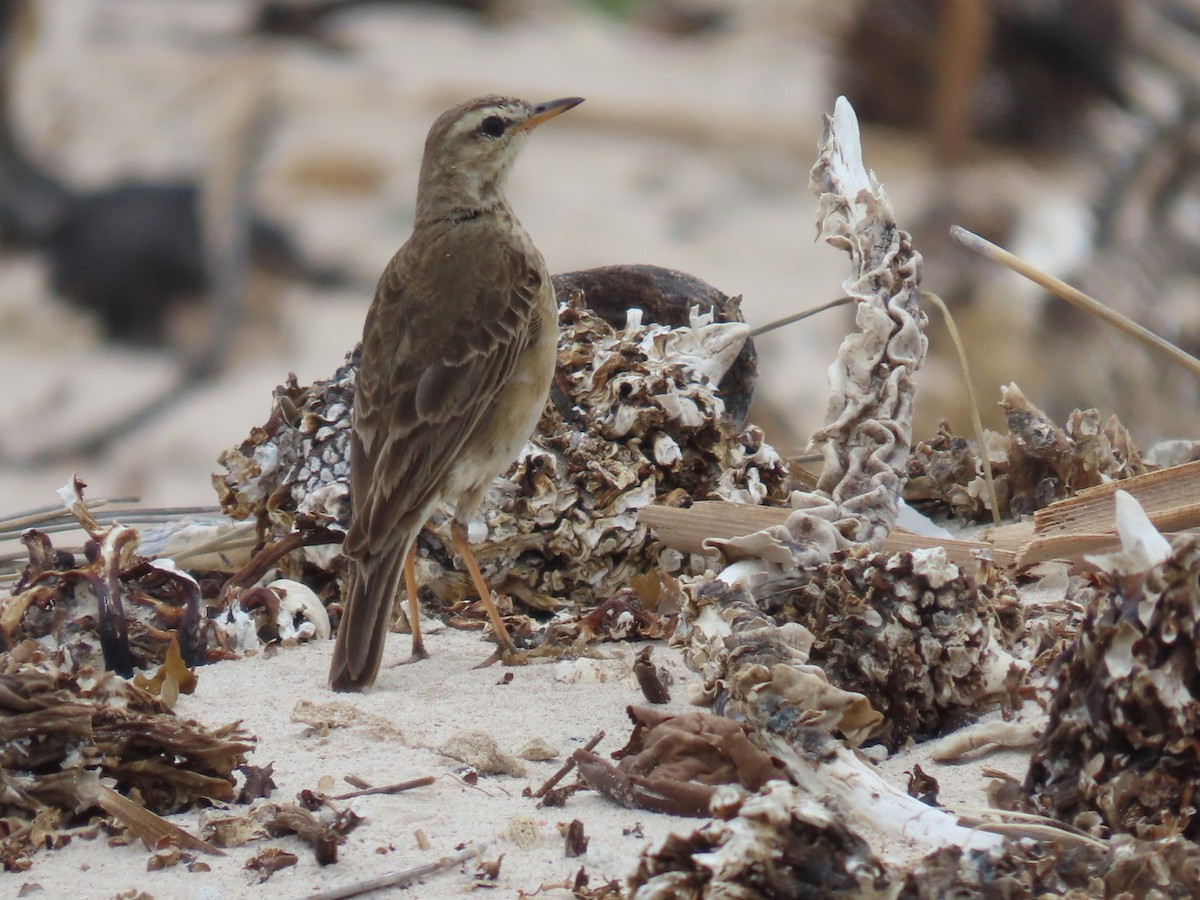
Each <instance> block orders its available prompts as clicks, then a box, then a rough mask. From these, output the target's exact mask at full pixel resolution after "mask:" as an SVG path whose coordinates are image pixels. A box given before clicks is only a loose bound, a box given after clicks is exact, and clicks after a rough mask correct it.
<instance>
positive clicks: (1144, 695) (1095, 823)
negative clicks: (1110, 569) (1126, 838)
mask: <svg viewBox="0 0 1200 900" xmlns="http://www.w3.org/2000/svg"><path fill="white" fill-rule="evenodd" d="M1198 584H1200V538H1197V537H1195V536H1194V535H1184V536H1180V537H1178V538H1176V540H1175V542H1174V544H1173V545H1172V548H1171V555H1170V558H1169V559H1167V560H1166V562H1165V563H1163V564H1162V565H1161V566H1156V567H1154V568H1151V569H1150V570H1149V571H1148V572H1146V573H1143V574H1125V575H1114V574H1105V575H1096V576H1093V577H1091V578H1090V579H1088V580H1087V581H1086V582H1078V583H1077V584H1076V586H1075V587H1074V588H1073V590H1072V592H1071V595H1072V596H1073V597H1074V599H1076V600H1077V601H1078V602H1084V603H1086V605H1087V615H1086V617H1085V619H1084V622H1083V624H1082V626H1081V628H1080V630H1079V634H1078V635H1077V636H1076V638H1075V640H1074V641H1073V642H1072V644H1071V645H1070V647H1069V648H1068V649H1067V651H1066V653H1064V655H1063V656H1062V657H1061V659H1060V660H1059V661H1058V663H1057V664H1056V665H1055V667H1054V669H1053V671H1052V673H1051V679H1050V685H1051V689H1052V691H1053V700H1052V702H1051V705H1050V722H1049V725H1048V727H1047V729H1046V732H1045V734H1044V735H1043V737H1042V738H1041V740H1040V741H1039V743H1038V745H1037V747H1036V749H1035V751H1034V754H1033V759H1032V760H1031V763H1030V767H1029V773H1028V775H1027V777H1026V781H1025V788H1026V791H1027V792H1028V793H1029V795H1030V800H1031V803H1032V804H1033V807H1034V808H1035V809H1037V810H1038V811H1042V812H1045V813H1047V814H1049V815H1052V816H1055V817H1056V818H1060V819H1062V820H1063V821H1065V822H1068V823H1071V824H1074V825H1075V826H1077V827H1079V828H1083V829H1085V830H1088V831H1090V832H1092V833H1096V834H1107V833H1118V834H1120V833H1127V834H1132V835H1134V836H1136V837H1139V838H1143V839H1152V838H1166V837H1169V836H1171V835H1177V834H1181V835H1183V836H1185V837H1187V838H1189V839H1192V840H1195V839H1196V838H1197V837H1198V836H1200V817H1198V816H1197V815H1196V812H1197V807H1196V803H1197V798H1196V796H1195V785H1196V783H1197V781H1200V763H1198V761H1197V755H1196V750H1195V748H1196V728H1197V722H1200V700H1198V699H1197V698H1200V674H1198V673H1200V588H1198Z"/></svg>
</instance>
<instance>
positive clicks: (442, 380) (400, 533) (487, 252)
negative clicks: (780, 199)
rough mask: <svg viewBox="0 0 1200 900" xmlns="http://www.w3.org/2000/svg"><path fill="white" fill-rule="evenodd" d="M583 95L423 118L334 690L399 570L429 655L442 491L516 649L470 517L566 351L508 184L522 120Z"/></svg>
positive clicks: (491, 607)
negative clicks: (424, 615)
mask: <svg viewBox="0 0 1200 900" xmlns="http://www.w3.org/2000/svg"><path fill="white" fill-rule="evenodd" d="M582 102H583V99H582V98H581V97H564V98H562V99H559V100H551V101H549V102H546V103H538V104H532V103H528V102H526V101H524V100H519V99H514V98H509V97H498V96H487V97H479V98H477V99H474V100H469V101H467V102H465V103H462V104H460V105H458V106H455V107H453V108H451V109H449V110H447V111H446V112H445V113H443V114H442V115H441V116H440V117H438V119H437V120H436V121H435V122H434V123H433V126H432V127H431V128H430V130H429V136H428V137H427V138H426V140H425V150H424V156H423V158H422V161H421V171H420V177H419V179H418V183H417V204H416V215H415V217H414V221H413V230H412V234H411V235H410V236H409V238H408V240H407V241H405V243H404V245H403V246H401V248H400V249H399V250H398V251H397V252H396V254H395V256H393V257H392V259H391V261H390V262H389V263H388V265H387V267H386V268H385V269H384V271H383V274H382V275H381V276H380V279H379V284H378V287H377V288H376V290H375V296H374V299H373V301H372V303H371V306H370V309H369V310H368V311H367V316H366V321H365V323H364V325H363V339H362V353H361V358H360V362H359V369H358V376H357V381H356V386H355V399H354V408H353V414H352V421H353V426H352V429H351V438H350V496H351V520H350V525H349V527H348V529H347V531H346V539H345V542H344V545H343V552H344V553H345V555H346V556H347V558H348V559H349V561H350V565H349V581H348V586H347V591H346V595H345V600H344V603H343V612H342V618H341V623H340V626H339V630H338V635H337V642H336V644H335V646H334V651H333V660H332V663H331V665H330V672H329V685H330V687H331V688H332V689H333V690H335V691H362V690H365V689H367V688H368V687H370V686H371V685H372V684H373V683H374V681H375V678H376V676H377V675H378V673H379V668H380V663H381V661H382V657H383V644H384V637H385V636H386V634H387V632H388V623H389V620H390V618H391V609H392V602H393V599H394V598H395V596H396V594H397V592H398V590H399V583H400V578H401V575H402V574H403V577H404V580H405V586H406V588H407V593H408V603H409V610H410V622H411V625H412V630H413V640H412V657H411V661H416V660H419V659H422V658H425V657H426V656H427V655H428V654H427V652H426V651H425V648H424V644H423V642H422V639H421V634H420V625H419V620H418V616H417V590H416V577H415V541H416V537H417V535H418V533H419V532H420V530H421V528H422V527H424V525H425V523H426V521H427V520H428V519H429V516H430V515H431V514H432V513H433V511H434V510H435V509H436V508H437V507H438V506H439V505H440V504H442V503H446V504H448V505H451V506H453V508H454V520H453V522H452V524H451V535H452V538H453V542H454V545H455V549H456V550H457V552H458V554H459V556H460V557H461V558H462V560H463V562H464V563H465V564H466V566H467V569H468V570H469V572H470V574H471V578H472V581H473V583H474V585H475V588H476V590H477V591H478V592H479V595H480V597H481V599H482V600H483V602H484V604H485V606H486V609H487V613H488V618H489V620H490V622H491V625H492V630H493V631H494V633H495V638H496V641H497V643H498V644H499V653H500V654H501V657H502V658H503V657H504V656H506V655H507V656H511V655H513V654H514V653H515V647H514V645H513V643H512V639H511V638H510V637H509V635H508V631H507V629H506V628H505V627H504V622H503V620H502V619H501V618H500V614H499V612H498V611H497V609H496V605H495V603H494V602H493V601H492V597H491V591H490V590H489V588H488V586H487V583H486V582H485V581H484V580H483V577H482V575H481V574H480V572H479V568H478V566H477V565H476V563H475V559H474V557H473V555H472V554H471V551H470V546H469V544H468V541H467V524H468V523H469V522H471V520H472V518H473V517H474V515H475V513H476V511H477V510H478V508H479V504H480V501H481V500H482V498H483V495H484V494H485V493H486V491H487V489H488V486H489V485H490V484H491V482H492V480H493V479H494V478H495V477H496V476H497V475H499V474H500V473H502V472H503V471H504V470H505V469H506V468H508V466H509V465H510V464H511V463H512V461H513V460H514V459H515V458H516V456H517V454H518V453H519V452H520V450H521V447H522V446H524V444H525V442H526V441H527V440H528V439H529V436H530V435H531V434H532V432H533V430H534V428H535V427H536V426H537V423H538V419H539V418H540V417H541V413H542V409H543V408H544V406H545V405H546V400H547V397H548V396H549V392H550V382H551V380H552V379H553V377H554V370H555V366H556V361H557V353H558V306H557V302H556V299H555V294H554V288H553V285H552V284H551V281H550V274H549V271H548V270H547V268H546V263H545V260H544V259H543V258H542V254H541V253H540V252H539V251H538V249H537V247H536V246H535V245H534V243H533V241H532V239H531V238H530V237H529V235H528V234H527V233H526V231H525V229H524V228H523V227H522V226H521V223H520V222H519V221H518V220H517V217H516V214H515V213H514V212H513V210H512V207H511V206H510V205H509V203H508V200H507V199H506V197H505V189H506V184H507V180H508V174H509V171H510V170H511V168H512V166H513V163H514V161H515V160H516V158H517V156H518V154H519V153H520V150H521V147H522V146H523V145H524V143H525V140H526V137H527V136H528V134H529V132H530V131H532V130H533V129H534V128H536V127H537V126H539V125H541V124H542V123H544V122H546V121H548V120H550V119H552V118H554V117H555V116H558V115H561V114H562V113H564V112H566V111H567V110H569V109H572V108H574V107H576V106H578V105H579V104H580V103H582Z"/></svg>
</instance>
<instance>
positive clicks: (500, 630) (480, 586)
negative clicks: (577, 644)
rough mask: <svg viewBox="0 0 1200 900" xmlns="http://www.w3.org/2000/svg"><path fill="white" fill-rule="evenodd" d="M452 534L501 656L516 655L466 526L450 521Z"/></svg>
mask: <svg viewBox="0 0 1200 900" xmlns="http://www.w3.org/2000/svg"><path fill="white" fill-rule="evenodd" d="M450 534H451V535H452V536H453V538H454V549H455V550H457V551H458V555H459V556H461V557H462V558H463V562H465V563H466V564H467V571H469V572H470V573H471V581H472V582H474V584H475V590H477V591H478V592H479V598H480V599H481V600H482V601H483V605H484V607H485V608H486V609H487V614H488V619H489V620H490V621H491V623H492V631H494V632H495V633H496V643H498V644H499V645H500V658H501V659H503V658H504V657H506V656H516V655H517V648H516V646H515V645H514V644H513V642H512V638H511V637H509V635H508V629H507V628H505V627H504V620H503V619H502V618H500V610H498V609H496V604H495V601H493V600H492V590H491V588H489V587H488V585H487V582H486V581H484V580H483V574H482V573H481V572H480V571H479V566H478V564H476V562H475V554H473V553H472V552H471V546H470V544H468V543H467V529H466V526H464V525H462V524H461V523H459V522H452V523H450Z"/></svg>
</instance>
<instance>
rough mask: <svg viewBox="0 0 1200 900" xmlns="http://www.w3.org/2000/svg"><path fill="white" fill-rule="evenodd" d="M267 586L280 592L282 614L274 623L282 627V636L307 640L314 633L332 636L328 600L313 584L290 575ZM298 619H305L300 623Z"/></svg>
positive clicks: (315, 636) (313, 636) (326, 637)
mask: <svg viewBox="0 0 1200 900" xmlns="http://www.w3.org/2000/svg"><path fill="white" fill-rule="evenodd" d="M267 587H268V588H270V589H271V590H272V591H274V592H275V593H276V594H277V595H278V596H279V617H278V619H277V620H276V622H275V624H276V626H277V627H278V628H279V637H280V638H282V639H283V640H288V639H289V638H295V639H296V640H306V639H308V638H310V637H311V638H316V639H317V640H319V641H324V640H328V639H329V636H330V635H331V634H332V629H331V628H330V625H329V613H328V612H326V611H325V604H323V603H322V602H321V598H320V597H318V596H317V595H316V594H315V593H314V592H313V590H312V588H310V587H308V586H307V585H304V584H301V583H300V582H298V581H292V580H291V579H290V578H279V579H276V580H275V581H272V582H271V583H270V584H269V585H267ZM297 619H303V620H304V622H303V623H302V624H301V625H299V626H298V625H296V620H297ZM305 626H307V627H305Z"/></svg>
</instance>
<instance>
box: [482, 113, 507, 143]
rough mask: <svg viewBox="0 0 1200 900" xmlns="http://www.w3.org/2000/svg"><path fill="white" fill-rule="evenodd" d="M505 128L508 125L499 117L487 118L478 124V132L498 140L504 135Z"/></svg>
mask: <svg viewBox="0 0 1200 900" xmlns="http://www.w3.org/2000/svg"><path fill="white" fill-rule="evenodd" d="M507 127H508V123H507V122H505V121H504V120H503V119H502V118H500V117H499V116H488V117H487V118H486V119H484V120H483V121H482V122H480V123H479V130H480V131H482V132H483V133H484V134H486V135H487V136H488V137H494V138H498V137H500V135H502V134H504V129H505V128H507Z"/></svg>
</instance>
